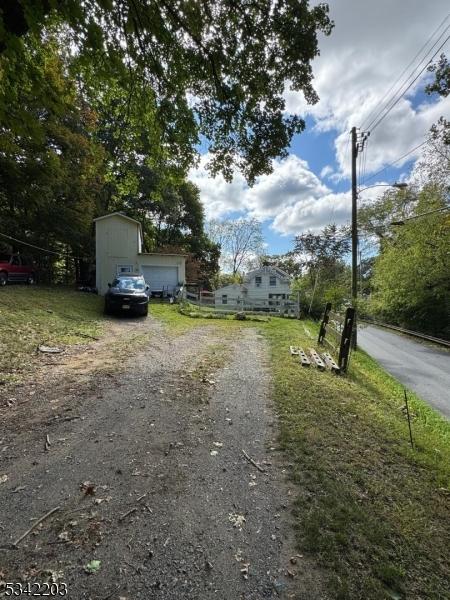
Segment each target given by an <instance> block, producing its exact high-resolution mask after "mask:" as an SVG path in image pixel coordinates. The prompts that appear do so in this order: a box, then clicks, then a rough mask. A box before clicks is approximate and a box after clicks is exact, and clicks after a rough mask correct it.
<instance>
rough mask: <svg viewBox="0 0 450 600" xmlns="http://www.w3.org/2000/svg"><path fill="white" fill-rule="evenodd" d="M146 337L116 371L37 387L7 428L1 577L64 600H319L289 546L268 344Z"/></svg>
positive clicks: (157, 333)
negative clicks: (49, 586)
mask: <svg viewBox="0 0 450 600" xmlns="http://www.w3.org/2000/svg"><path fill="white" fill-rule="evenodd" d="M142 327H150V328H151V330H152V336H151V341H150V343H148V344H147V345H146V346H145V348H144V349H143V350H141V351H139V353H137V354H136V355H135V356H134V357H133V358H132V359H130V360H128V361H127V363H126V364H124V365H122V367H123V368H122V370H121V372H120V373H118V374H117V375H113V376H111V374H110V375H109V376H102V375H98V374H97V375H96V374H95V373H93V374H92V376H91V378H90V379H89V380H88V381H84V382H83V384H82V385H80V387H79V388H77V389H76V390H75V391H74V388H73V387H72V388H70V389H71V391H70V392H69V391H68V390H67V387H64V381H63V380H54V381H53V382H52V385H51V386H49V385H45V382H44V383H42V384H40V385H39V386H37V388H36V394H35V395H34V396H33V399H34V400H33V402H31V401H30V402H28V403H26V404H24V405H21V404H20V402H19V403H18V405H17V406H16V407H15V409H14V410H15V411H16V412H15V415H13V416H12V417H11V419H10V420H9V421H7V422H6V425H7V427H6V428H4V429H3V431H2V432H1V433H0V440H1V441H0V474H2V476H4V475H7V479H5V481H4V482H3V483H2V485H1V486H0V532H1V540H2V541H1V543H0V545H1V550H0V579H2V578H3V580H4V581H43V580H44V579H46V580H55V581H57V580H60V581H64V582H66V583H67V586H68V589H69V594H68V598H71V599H76V600H77V599H92V600H94V599H95V600H102V599H106V598H112V599H116V600H118V599H119V598H122V599H128V600H131V599H133V600H138V599H142V600H149V599H164V600H172V599H173V600H194V599H195V600H197V599H198V600H209V599H213V598H214V599H220V600H238V599H242V600H244V599H245V600H261V599H264V598H279V597H281V598H297V599H303V598H304V599H305V600H306V599H308V600H313V599H314V598H326V597H327V596H326V595H325V594H324V593H323V592H322V591H321V589H320V585H319V579H318V578H317V577H316V576H315V575H314V572H313V571H312V569H311V568H310V565H308V563H307V561H306V559H303V557H300V556H299V555H296V551H295V549H294V547H293V544H292V534H291V531H292V522H291V517H290V508H291V506H290V503H291V500H292V499H293V497H294V495H295V494H294V492H293V491H292V488H290V487H289V486H288V485H287V483H286V480H285V475H286V474H285V472H284V471H285V469H286V467H285V465H283V456H282V455H281V453H279V452H277V451H276V450H274V449H275V448H276V435H277V427H276V416H275V414H274V411H273V407H272V405H271V400H270V385H271V382H270V371H269V362H268V352H267V348H266V342H265V340H264V338H263V337H262V336H261V335H258V332H257V330H256V329H253V328H242V329H241V330H239V331H238V330H233V332H232V335H231V334H230V335H224V333H223V330H218V329H216V328H214V326H211V327H209V326H208V327H199V328H197V329H194V330H192V331H191V332H189V333H187V334H185V335H183V336H180V337H178V338H173V337H170V336H167V335H166V333H165V331H164V329H163V328H162V327H161V325H159V324H158V323H157V322H156V321H155V320H154V319H151V318H149V319H148V320H147V321H146V324H145V325H144V324H143V325H142ZM218 345H220V346H221V347H222V350H223V357H225V358H223V360H222V363H220V361H219V362H215V361H214V360H213V361H212V363H211V364H212V365H215V366H213V367H212V369H214V370H210V371H209V372H208V364H209V363H208V361H209V358H210V357H211V354H212V353H213V352H215V350H214V349H215V348H217V347H218ZM199 364H201V365H202V370H201V372H202V373H205V372H207V373H208V376H207V377H206V378H203V379H204V380H203V381H202V379H199V378H195V377H193V376H191V374H192V373H194V372H195V370H196V368H197V367H198V365H199ZM218 364H221V366H220V367H218V366H217V365H218ZM211 382H212V383H211ZM71 385H73V384H71ZM47 436H48V438H47ZM48 439H50V440H51V444H50V445H48V444H46V441H47V440H48ZM243 451H244V452H245V453H247V455H248V456H249V457H250V458H251V459H252V460H253V461H254V462H255V463H256V465H259V466H260V467H261V468H262V471H263V472H261V470H259V469H258V468H257V467H256V466H255V465H254V464H252V463H251V462H249V460H247V458H246V457H245V456H244V453H243ZM87 490H89V493H88V492H87ZM57 506H58V507H59V510H58V511H56V512H55V513H53V514H52V515H51V516H50V517H49V518H48V519H46V520H44V521H43V522H42V523H40V524H39V525H38V527H36V528H35V529H34V530H33V531H32V532H31V533H30V534H29V535H27V537H25V538H24V539H23V540H22V541H21V542H20V543H19V544H18V545H17V547H12V544H13V542H14V541H15V540H17V539H18V538H19V537H20V536H21V535H22V534H23V533H24V532H25V531H27V530H28V529H29V528H30V527H31V526H32V524H33V519H39V518H40V517H41V516H42V515H45V514H46V513H47V512H48V511H50V510H51V509H52V508H54V507H57ZM92 565H95V568H93V566H92ZM0 585H1V584H0Z"/></svg>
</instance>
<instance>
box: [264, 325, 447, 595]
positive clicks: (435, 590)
mask: <svg viewBox="0 0 450 600" xmlns="http://www.w3.org/2000/svg"><path fill="white" fill-rule="evenodd" d="M316 329H317V328H316V327H315V325H314V324H313V323H311V322H308V323H307V330H312V331H313V332H315V330H316ZM262 330H263V331H264V332H265V335H266V336H267V338H268V340H269V343H270V347H271V357H272V367H273V371H272V372H273V377H274V394H275V402H276V407H277V410H278V413H279V421H280V446H281V448H282V449H284V450H285V451H286V452H287V453H288V455H289V458H290V460H291V462H292V464H293V468H292V470H291V472H290V477H291V479H292V481H293V482H295V484H296V485H297V494H298V495H297V499H296V504H295V520H296V535H297V542H298V545H299V548H300V549H301V550H302V551H303V552H305V553H306V552H308V553H311V554H312V555H313V556H315V557H316V559H317V561H318V563H319V564H320V565H321V566H322V568H325V569H326V570H327V572H328V574H329V591H330V594H331V597H333V598H339V599H349V598H351V599H352V600H354V599H359V598H361V599H365V600H368V599H374V600H375V599H376V600H380V599H383V598H408V599H419V598H436V599H439V598H448V582H449V581H450V569H449V554H448V552H449V547H450V546H449V540H450V530H449V527H450V510H449V500H450V492H449V474H450V423H449V422H448V421H446V420H445V419H444V418H443V417H441V416H440V415H438V414H437V413H436V412H435V411H434V410H433V409H431V408H430V407H428V406H427V405H426V404H425V403H424V402H423V401H422V400H421V399H419V398H418V397H417V396H415V395H414V394H412V393H409V401H410V412H411V413H412V416H413V419H412V429H413V436H414V442H415V448H414V450H412V449H411V447H410V444H409V433H408V423H407V420H406V415H405V412H404V397H403V387H402V385H401V384H400V383H398V382H397V381H396V380H395V379H393V378H392V377H391V376H390V375H388V374H387V373H385V372H384V371H383V369H382V368H381V367H380V366H379V365H378V364H377V363H376V362H375V361H374V360H372V359H371V358H370V357H369V356H367V355H366V354H365V353H364V352H362V351H358V352H355V353H353V355H352V357H351V362H350V367H349V373H348V375H347V376H346V377H336V376H335V375H333V374H332V373H329V372H319V371H318V370H316V369H302V368H301V366H300V364H299V361H298V357H297V358H295V357H293V356H290V354H289V347H290V346H292V345H303V346H307V345H308V344H311V340H310V339H309V338H308V337H307V335H306V333H305V328H304V325H303V323H299V322H295V323H293V322H291V323H287V322H285V321H283V320H282V319H276V320H273V321H271V322H270V323H268V324H266V325H264V327H263V328H262Z"/></svg>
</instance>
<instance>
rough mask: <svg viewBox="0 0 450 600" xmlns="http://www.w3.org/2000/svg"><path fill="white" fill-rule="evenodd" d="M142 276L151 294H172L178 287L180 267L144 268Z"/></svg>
mask: <svg viewBox="0 0 450 600" xmlns="http://www.w3.org/2000/svg"><path fill="white" fill-rule="evenodd" d="M142 274H143V275H144V279H145V282H146V283H147V285H148V286H149V287H150V291H151V292H159V291H162V290H167V291H168V292H169V293H172V292H173V290H174V288H176V287H177V285H178V267H142Z"/></svg>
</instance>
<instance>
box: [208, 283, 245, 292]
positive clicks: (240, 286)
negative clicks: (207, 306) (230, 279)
mask: <svg viewBox="0 0 450 600" xmlns="http://www.w3.org/2000/svg"><path fill="white" fill-rule="evenodd" d="M230 288H231V289H233V290H239V291H240V292H246V291H247V288H246V287H245V285H243V284H242V283H229V284H228V285H224V286H222V287H220V288H217V289H216V290H214V292H222V291H223V290H227V289H230Z"/></svg>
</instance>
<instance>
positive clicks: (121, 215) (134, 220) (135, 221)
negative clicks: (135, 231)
mask: <svg viewBox="0 0 450 600" xmlns="http://www.w3.org/2000/svg"><path fill="white" fill-rule="evenodd" d="M110 217H121V218H122V219H126V220H127V221H132V222H133V223H136V224H137V225H139V227H141V223H140V221H137V220H136V219H132V218H131V217H128V216H127V215H124V214H123V213H121V212H113V213H109V215H103V216H101V217H97V218H96V219H94V222H95V221H101V220H102V219H109V218H110Z"/></svg>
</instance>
